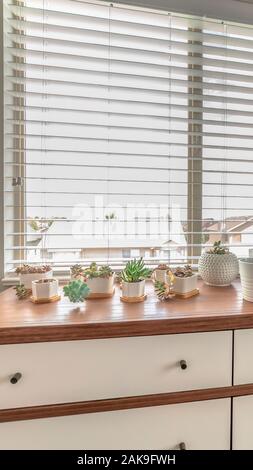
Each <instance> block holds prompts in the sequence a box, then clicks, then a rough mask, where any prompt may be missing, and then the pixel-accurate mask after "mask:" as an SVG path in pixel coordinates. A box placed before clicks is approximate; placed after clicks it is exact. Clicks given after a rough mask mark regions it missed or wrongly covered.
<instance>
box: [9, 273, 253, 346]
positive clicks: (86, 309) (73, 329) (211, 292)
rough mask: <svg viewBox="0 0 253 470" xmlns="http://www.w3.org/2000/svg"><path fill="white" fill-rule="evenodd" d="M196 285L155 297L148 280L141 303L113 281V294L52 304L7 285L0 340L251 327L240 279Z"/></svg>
mask: <svg viewBox="0 0 253 470" xmlns="http://www.w3.org/2000/svg"><path fill="white" fill-rule="evenodd" d="M199 289H200V294H199V295H198V296H195V297H192V298H191V299H173V300H170V301H168V302H160V301H158V300H157V298H156V296H155V295H153V286H152V284H151V283H149V284H148V285H147V293H148V298H147V300H146V301H145V302H143V303H140V304H126V303H122V302H121V301H120V289H119V287H118V286H117V287H116V292H115V295H114V297H113V298H112V299H104V300H102V299H100V300H97V299H96V300H87V301H85V302H84V303H83V304H80V306H76V305H75V304H71V303H70V302H69V301H68V300H67V299H66V298H64V297H63V296H62V300H61V301H59V302H56V303H52V304H43V305H34V304H33V303H32V302H30V301H29V300H18V299H17V298H16V296H15V292H14V290H13V289H12V288H11V289H7V290H6V291H4V292H3V293H2V294H0V344H11V343H30V342H41V341H63V340H66V341H67V340H78V339H94V338H114V337H125V336H146V335H158V334H172V333H190V332H197V331H215V330H228V329H240V328H253V303H251V302H247V301H244V300H243V299H242V295H241V288H240V283H239V281H236V282H234V283H233V285H231V286H230V287H209V286H206V285H205V284H203V283H202V282H201V281H200V282H199Z"/></svg>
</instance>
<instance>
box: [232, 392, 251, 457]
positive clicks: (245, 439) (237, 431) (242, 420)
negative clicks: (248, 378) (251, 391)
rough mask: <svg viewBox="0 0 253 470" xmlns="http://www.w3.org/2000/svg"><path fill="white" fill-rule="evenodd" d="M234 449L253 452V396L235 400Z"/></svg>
mask: <svg viewBox="0 0 253 470" xmlns="http://www.w3.org/2000/svg"><path fill="white" fill-rule="evenodd" d="M233 449H234V450H253V396H252V395H249V396H245V397H236V398H234V399H233Z"/></svg>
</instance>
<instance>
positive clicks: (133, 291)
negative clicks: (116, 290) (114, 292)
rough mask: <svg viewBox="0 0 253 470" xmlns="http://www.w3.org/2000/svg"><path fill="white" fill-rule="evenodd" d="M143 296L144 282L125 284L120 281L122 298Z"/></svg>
mask: <svg viewBox="0 0 253 470" xmlns="http://www.w3.org/2000/svg"><path fill="white" fill-rule="evenodd" d="M144 295H145V281H139V282H125V281H122V296H123V297H143V296H144Z"/></svg>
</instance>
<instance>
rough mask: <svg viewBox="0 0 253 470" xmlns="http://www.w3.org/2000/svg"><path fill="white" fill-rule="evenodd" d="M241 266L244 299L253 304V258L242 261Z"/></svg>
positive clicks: (240, 261)
mask: <svg viewBox="0 0 253 470" xmlns="http://www.w3.org/2000/svg"><path fill="white" fill-rule="evenodd" d="M239 266H240V277H241V284H242V295H243V298H244V299H245V300H248V301H249V302H253V258H242V259H240V260H239Z"/></svg>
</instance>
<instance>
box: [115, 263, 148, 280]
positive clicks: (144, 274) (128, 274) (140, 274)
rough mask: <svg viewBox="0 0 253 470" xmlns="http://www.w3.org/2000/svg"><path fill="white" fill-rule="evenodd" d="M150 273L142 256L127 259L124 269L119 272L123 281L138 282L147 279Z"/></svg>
mask: <svg viewBox="0 0 253 470" xmlns="http://www.w3.org/2000/svg"><path fill="white" fill-rule="evenodd" d="M151 274H152V271H151V269H148V268H146V267H145V264H144V261H143V259H142V258H140V259H138V260H137V259H134V260H131V261H128V262H127V264H126V267H125V269H124V270H123V271H122V272H121V279H122V281H125V282H139V281H143V280H144V279H147V278H148V277H150V276H151Z"/></svg>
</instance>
